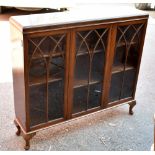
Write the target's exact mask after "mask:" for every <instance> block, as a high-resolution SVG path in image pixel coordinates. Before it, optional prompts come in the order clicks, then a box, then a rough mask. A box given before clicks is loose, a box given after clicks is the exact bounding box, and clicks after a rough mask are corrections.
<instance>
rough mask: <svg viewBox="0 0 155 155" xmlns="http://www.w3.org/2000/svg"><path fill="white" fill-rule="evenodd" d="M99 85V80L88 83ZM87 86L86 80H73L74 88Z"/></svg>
mask: <svg viewBox="0 0 155 155" xmlns="http://www.w3.org/2000/svg"><path fill="white" fill-rule="evenodd" d="M97 83H101V81H100V80H97V79H93V80H92V81H90V82H89V85H93V84H97ZM87 85H88V80H87V79H81V80H77V79H75V80H74V88H80V87H84V86H87Z"/></svg>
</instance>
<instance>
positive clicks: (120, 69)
mask: <svg viewBox="0 0 155 155" xmlns="http://www.w3.org/2000/svg"><path fill="white" fill-rule="evenodd" d="M132 69H135V67H133V66H131V65H126V66H125V71H127V70H132ZM123 71H124V65H122V64H121V65H118V66H113V67H112V74H115V73H119V72H123Z"/></svg>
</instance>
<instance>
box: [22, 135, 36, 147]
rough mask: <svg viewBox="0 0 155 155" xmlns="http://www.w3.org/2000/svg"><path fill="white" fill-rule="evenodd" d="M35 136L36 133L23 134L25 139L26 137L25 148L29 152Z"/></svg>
mask: <svg viewBox="0 0 155 155" xmlns="http://www.w3.org/2000/svg"><path fill="white" fill-rule="evenodd" d="M35 135H36V133H31V134H23V137H24V140H25V146H24V149H25V150H29V149H30V140H31V138H32V137H33V136H35Z"/></svg>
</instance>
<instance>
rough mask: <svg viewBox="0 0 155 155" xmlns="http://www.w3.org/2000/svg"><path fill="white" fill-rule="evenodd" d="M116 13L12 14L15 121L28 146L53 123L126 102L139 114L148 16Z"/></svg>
mask: <svg viewBox="0 0 155 155" xmlns="http://www.w3.org/2000/svg"><path fill="white" fill-rule="evenodd" d="M112 12H113V11H112ZM114 12H115V13H113V15H111V14H110V15H108V13H107V12H106V13H105V11H104V10H100V11H97V12H92V11H91V12H89V13H86V14H85V13H81V14H82V15H80V14H79V13H78V12H76V11H66V12H58V13H46V14H39V15H24V16H13V17H11V18H10V26H11V40H12V45H13V51H12V62H13V86H14V105H15V114H16V118H15V121H14V122H15V125H16V127H17V129H18V131H17V133H16V134H17V135H20V134H21V135H22V136H23V138H24V139H25V142H26V145H25V149H26V150H28V149H29V147H30V143H29V141H30V139H31V138H32V137H33V136H34V135H35V133H36V132H37V131H39V130H41V129H45V128H47V127H49V126H51V125H53V124H56V123H59V122H63V121H66V120H69V119H72V118H75V117H78V116H81V115H85V114H88V113H92V112H95V111H98V110H102V109H106V108H109V107H113V106H116V105H119V104H124V103H127V104H129V114H133V110H132V109H133V107H134V106H135V105H136V101H135V91H136V84H137V79H138V72H139V68H140V62H141V56H142V50H143V44H144V38H145V32H146V27H147V20H148V15H147V14H146V13H143V12H140V11H135V12H133V11H131V12H127V11H126V12H125V10H124V12H125V13H124V12H123V11H122V12H120V11H114Z"/></svg>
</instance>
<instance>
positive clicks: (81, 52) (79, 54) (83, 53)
mask: <svg viewBox="0 0 155 155" xmlns="http://www.w3.org/2000/svg"><path fill="white" fill-rule="evenodd" d="M91 51H93V49H92V50H91ZM103 51H104V50H103V49H99V50H95V51H94V52H93V53H94V54H96V53H101V52H103ZM87 54H89V53H88V51H87V52H83V51H79V52H78V53H77V55H76V56H83V55H87Z"/></svg>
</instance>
